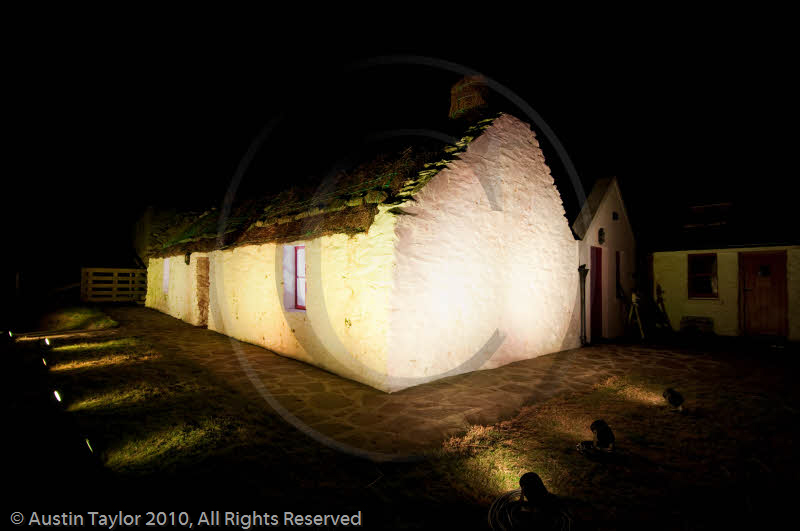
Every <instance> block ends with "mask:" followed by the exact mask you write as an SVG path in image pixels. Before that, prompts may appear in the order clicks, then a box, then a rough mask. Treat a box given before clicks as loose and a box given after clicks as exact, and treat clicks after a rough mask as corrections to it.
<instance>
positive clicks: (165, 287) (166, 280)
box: [161, 257, 169, 295]
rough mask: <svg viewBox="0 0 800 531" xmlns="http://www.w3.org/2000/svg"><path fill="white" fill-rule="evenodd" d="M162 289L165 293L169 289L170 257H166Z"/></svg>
mask: <svg viewBox="0 0 800 531" xmlns="http://www.w3.org/2000/svg"><path fill="white" fill-rule="evenodd" d="M161 290H162V291H163V292H164V295H166V294H167V292H168V291H169V257H167V258H164V274H163V279H162V282H161Z"/></svg>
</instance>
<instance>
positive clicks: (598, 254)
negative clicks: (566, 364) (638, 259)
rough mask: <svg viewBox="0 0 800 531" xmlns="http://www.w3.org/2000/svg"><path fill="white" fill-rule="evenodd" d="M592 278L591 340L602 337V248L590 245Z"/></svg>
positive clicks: (590, 301) (590, 295)
mask: <svg viewBox="0 0 800 531" xmlns="http://www.w3.org/2000/svg"><path fill="white" fill-rule="evenodd" d="M589 267H590V268H591V271H592V280H591V286H590V292H589V304H590V315H591V321H592V323H591V337H590V340H591V342H595V341H597V340H599V339H600V338H602V337H603V249H602V247H592V251H591V263H590V266H589Z"/></svg>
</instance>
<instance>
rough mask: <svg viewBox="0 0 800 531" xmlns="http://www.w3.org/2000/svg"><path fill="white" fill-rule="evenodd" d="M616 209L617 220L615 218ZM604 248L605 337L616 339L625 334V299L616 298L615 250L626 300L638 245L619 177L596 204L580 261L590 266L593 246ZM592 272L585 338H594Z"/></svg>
mask: <svg viewBox="0 0 800 531" xmlns="http://www.w3.org/2000/svg"><path fill="white" fill-rule="evenodd" d="M614 212H616V213H617V215H618V219H614V218H613V213H614ZM601 228H602V229H603V230H604V233H605V241H604V243H602V244H601V243H600V241H599V231H600V229H601ZM592 247H600V248H601V249H602V279H601V281H602V293H603V301H602V304H601V307H602V313H603V327H602V329H603V337H607V338H614V337H619V336H622V335H623V334H624V333H625V320H626V318H627V316H626V315H625V301H623V300H621V299H618V298H617V274H616V267H617V266H616V251H619V256H620V283H621V284H622V288H623V290H624V291H625V295H626V297H627V299H628V300H627V302H630V296H631V293H633V289H634V286H635V278H634V276H633V274H634V273H635V272H636V245H635V240H634V237H633V230H632V229H631V225H630V222H629V220H628V214H627V212H626V211H625V206H624V204H623V202H622V195H621V194H620V191H619V187H618V185H617V182H616V179H614V180H613V181H612V182H611V184H610V185H609V186H608V190H607V191H606V194H605V197H604V198H603V200H602V201H601V202H600V204H599V206H598V207H597V211H596V212H595V214H594V217H593V218H592V221H591V223H590V224H589V228H588V229H587V230H586V234H585V235H584V237H583V240H581V242H580V263H581V264H586V267H588V268H589V269H591V267H592V263H591V248H592ZM591 308H592V272H591V271H589V274H588V275H587V276H586V338H587V340H589V341H591V340H592V312H591Z"/></svg>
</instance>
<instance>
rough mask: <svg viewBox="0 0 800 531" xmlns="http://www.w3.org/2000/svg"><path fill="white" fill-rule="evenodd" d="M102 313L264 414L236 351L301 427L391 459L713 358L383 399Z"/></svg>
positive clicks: (610, 359) (615, 351)
mask: <svg viewBox="0 0 800 531" xmlns="http://www.w3.org/2000/svg"><path fill="white" fill-rule="evenodd" d="M106 311H107V313H108V314H109V315H111V317H113V318H114V319H115V320H117V321H119V323H120V328H118V329H116V330H115V331H114V332H113V334H114V335H135V336H142V337H143V338H144V339H145V340H146V341H149V342H151V343H153V344H154V345H155V346H156V347H157V348H159V349H163V350H165V351H167V352H171V353H174V354H175V355H178V356H183V357H186V358H190V359H191V360H194V361H195V362H196V363H198V364H199V365H201V366H203V367H205V368H206V369H208V370H210V371H212V372H213V373H215V374H216V375H217V376H220V377H223V378H224V379H225V380H226V381H227V382H229V383H230V384H231V385H232V386H234V387H235V388H236V389H239V390H240V391H241V392H242V393H245V394H249V395H252V397H253V400H254V401H258V402H261V403H263V404H264V408H265V409H270V407H271V406H270V405H269V403H268V402H267V400H265V399H264V397H263V395H261V394H259V392H258V390H257V389H256V386H255V385H254V384H253V382H252V381H251V380H250V378H249V377H248V375H247V372H246V371H245V370H244V368H243V364H242V362H240V360H239V357H238V356H237V353H238V355H241V356H243V357H244V359H245V360H246V364H247V365H249V366H251V367H252V368H253V370H254V372H255V374H256V377H257V378H258V381H260V382H261V384H263V389H264V390H266V392H267V393H268V394H269V396H270V397H271V398H272V399H274V400H275V401H276V402H275V403H276V404H279V407H278V409H281V408H285V410H286V411H288V412H289V413H291V415H293V416H294V417H296V418H297V419H299V421H300V423H301V424H302V425H303V426H308V427H310V428H312V429H313V430H314V432H316V433H320V434H323V435H324V436H327V437H329V438H330V439H332V440H335V441H338V442H340V443H344V444H346V445H349V446H351V447H355V448H359V449H363V450H366V451H368V452H380V453H382V454H389V455H393V456H403V455H408V454H417V453H422V452H424V451H425V450H426V449H431V448H434V447H436V446H438V445H440V444H441V442H442V441H443V440H444V439H446V438H447V437H449V436H451V435H455V434H459V433H463V432H464V431H465V430H466V429H467V428H468V427H469V426H470V425H471V424H493V423H495V422H498V421H500V420H503V419H507V418H510V417H512V416H513V415H514V414H515V413H516V412H517V411H518V410H519V409H520V408H521V407H522V406H524V405H529V404H532V403H536V402H538V401H541V400H545V399H547V398H549V397H552V396H553V395H556V394H559V393H565V392H573V391H588V390H589V389H591V387H592V385H593V384H594V383H596V382H599V381H601V380H603V379H605V378H607V377H609V376H612V375H620V376H621V375H624V374H625V373H626V372H628V371H629V370H631V369H637V370H641V369H643V368H646V369H652V370H656V371H657V370H659V369H660V370H668V369H671V370H674V369H676V368H681V369H685V370H690V371H699V372H705V371H709V370H712V369H714V368H715V367H714V365H715V364H714V362H712V361H710V360H708V359H704V358H702V357H692V356H687V355H682V354H679V353H676V352H672V351H667V350H658V349H654V348H650V347H645V346H614V345H604V346H599V347H587V348H581V349H575V350H569V351H564V352H559V353H555V354H548V355H545V356H541V357H538V358H535V359H532V360H525V361H520V362H516V363H512V364H509V365H506V366H504V367H500V368H497V369H492V370H486V371H477V372H472V373H468V374H462V375H458V376H452V377H449V378H445V379H442V380H438V381H436V382H432V383H428V384H424V385H420V386H417V387H413V388H410V389H405V390H403V391H400V392H397V393H393V394H386V393H383V392H381V391H378V390H375V389H372V388H371V387H368V386H366V385H363V384H360V383H357V382H354V381H351V380H347V379H345V378H341V377H339V376H337V375H335V374H331V373H329V372H326V371H324V370H322V369H319V368H317V367H313V366H311V365H308V364H305V363H302V362H299V361H296V360H292V359H289V358H285V357H282V356H279V355H277V354H275V353H273V352H271V351H269V350H266V349H264V348H261V347H258V346H255V345H250V344H248V343H242V342H239V341H236V340H233V339H231V338H229V337H227V336H224V335H221V334H218V333H216V332H212V331H209V330H205V329H201V328H196V327H194V326H192V325H189V324H187V323H184V322H182V321H180V320H178V319H175V318H173V317H170V316H168V315H165V314H162V313H160V312H157V311H155V310H151V309H148V308H141V307H111V308H107V309H106ZM296 425H297V424H296ZM304 431H306V432H307V433H309V431H308V430H304ZM314 432H311V433H314Z"/></svg>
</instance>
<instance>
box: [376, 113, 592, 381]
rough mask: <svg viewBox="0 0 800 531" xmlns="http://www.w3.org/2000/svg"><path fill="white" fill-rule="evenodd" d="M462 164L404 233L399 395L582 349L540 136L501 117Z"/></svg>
mask: <svg viewBox="0 0 800 531" xmlns="http://www.w3.org/2000/svg"><path fill="white" fill-rule="evenodd" d="M460 158H461V160H460V161H456V162H454V163H452V164H451V165H450V166H449V167H448V168H447V169H445V170H443V171H442V172H440V173H439V174H437V175H436V176H435V177H434V178H433V179H432V180H431V182H430V183H428V184H427V185H426V186H425V188H423V189H422V191H421V192H420V193H419V194H418V195H417V196H415V197H416V199H417V201H416V202H415V203H413V204H412V205H411V206H404V207H403V209H404V210H405V211H406V212H407V214H408V215H405V216H401V218H400V219H399V220H398V223H397V229H396V232H397V238H398V242H397V246H396V251H395V256H396V262H397V266H396V268H395V271H394V290H393V292H392V298H391V324H390V329H389V351H388V352H389V360H388V368H389V374H390V377H391V381H390V387H391V389H392V390H396V389H400V388H403V387H405V386H407V385H409V384H417V383H422V382H423V381H426V380H434V379H437V378H439V377H442V376H445V375H450V374H455V373H459V372H465V371H469V370H475V369H478V368H483V369H487V368H492V367H497V366H500V365H504V364H507V363H510V362H512V361H516V360H520V359H527V358H531V357H535V356H538V355H541V354H546V353H550V352H555V351H559V350H563V349H565V348H572V347H576V346H578V330H577V327H578V323H579V320H577V319H575V317H576V315H575V314H576V312H577V311H578V309H577V307H576V302H577V301H578V298H577V293H578V291H577V290H578V272H577V267H578V243H577V242H576V241H575V238H574V237H573V235H572V233H571V231H570V229H569V225H568V222H567V219H566V218H565V216H564V209H563V205H562V202H561V197H560V195H559V192H558V190H557V189H556V187H555V184H554V182H553V178H552V177H551V176H550V171H549V168H548V167H547V166H546V165H545V161H544V156H543V155H542V152H541V150H540V148H539V144H538V141H537V140H536V138H535V135H534V133H533V132H532V131H531V130H530V128H529V127H528V126H527V125H526V124H524V123H522V122H520V121H519V120H517V119H516V118H513V117H511V116H509V115H505V116H502V117H501V118H499V119H498V120H496V121H495V122H494V123H493V124H492V126H491V127H490V128H489V129H487V130H486V131H485V132H484V134H483V135H481V136H480V137H479V138H478V139H476V140H475V141H474V142H473V143H472V144H470V146H469V148H468V149H467V151H466V153H463V154H462V155H461V156H460ZM493 337H494V338H495V340H492V338H493ZM498 338H499V339H498ZM487 343H488V350H487ZM482 352H483V353H484V354H486V353H492V355H491V357H490V358H489V359H485V357H486V356H483V355H482ZM476 354H477V358H476V357H475V356H476ZM471 360H472V361H471ZM475 361H482V362H481V364H480V365H478V366H475V365H474V362H475Z"/></svg>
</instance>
